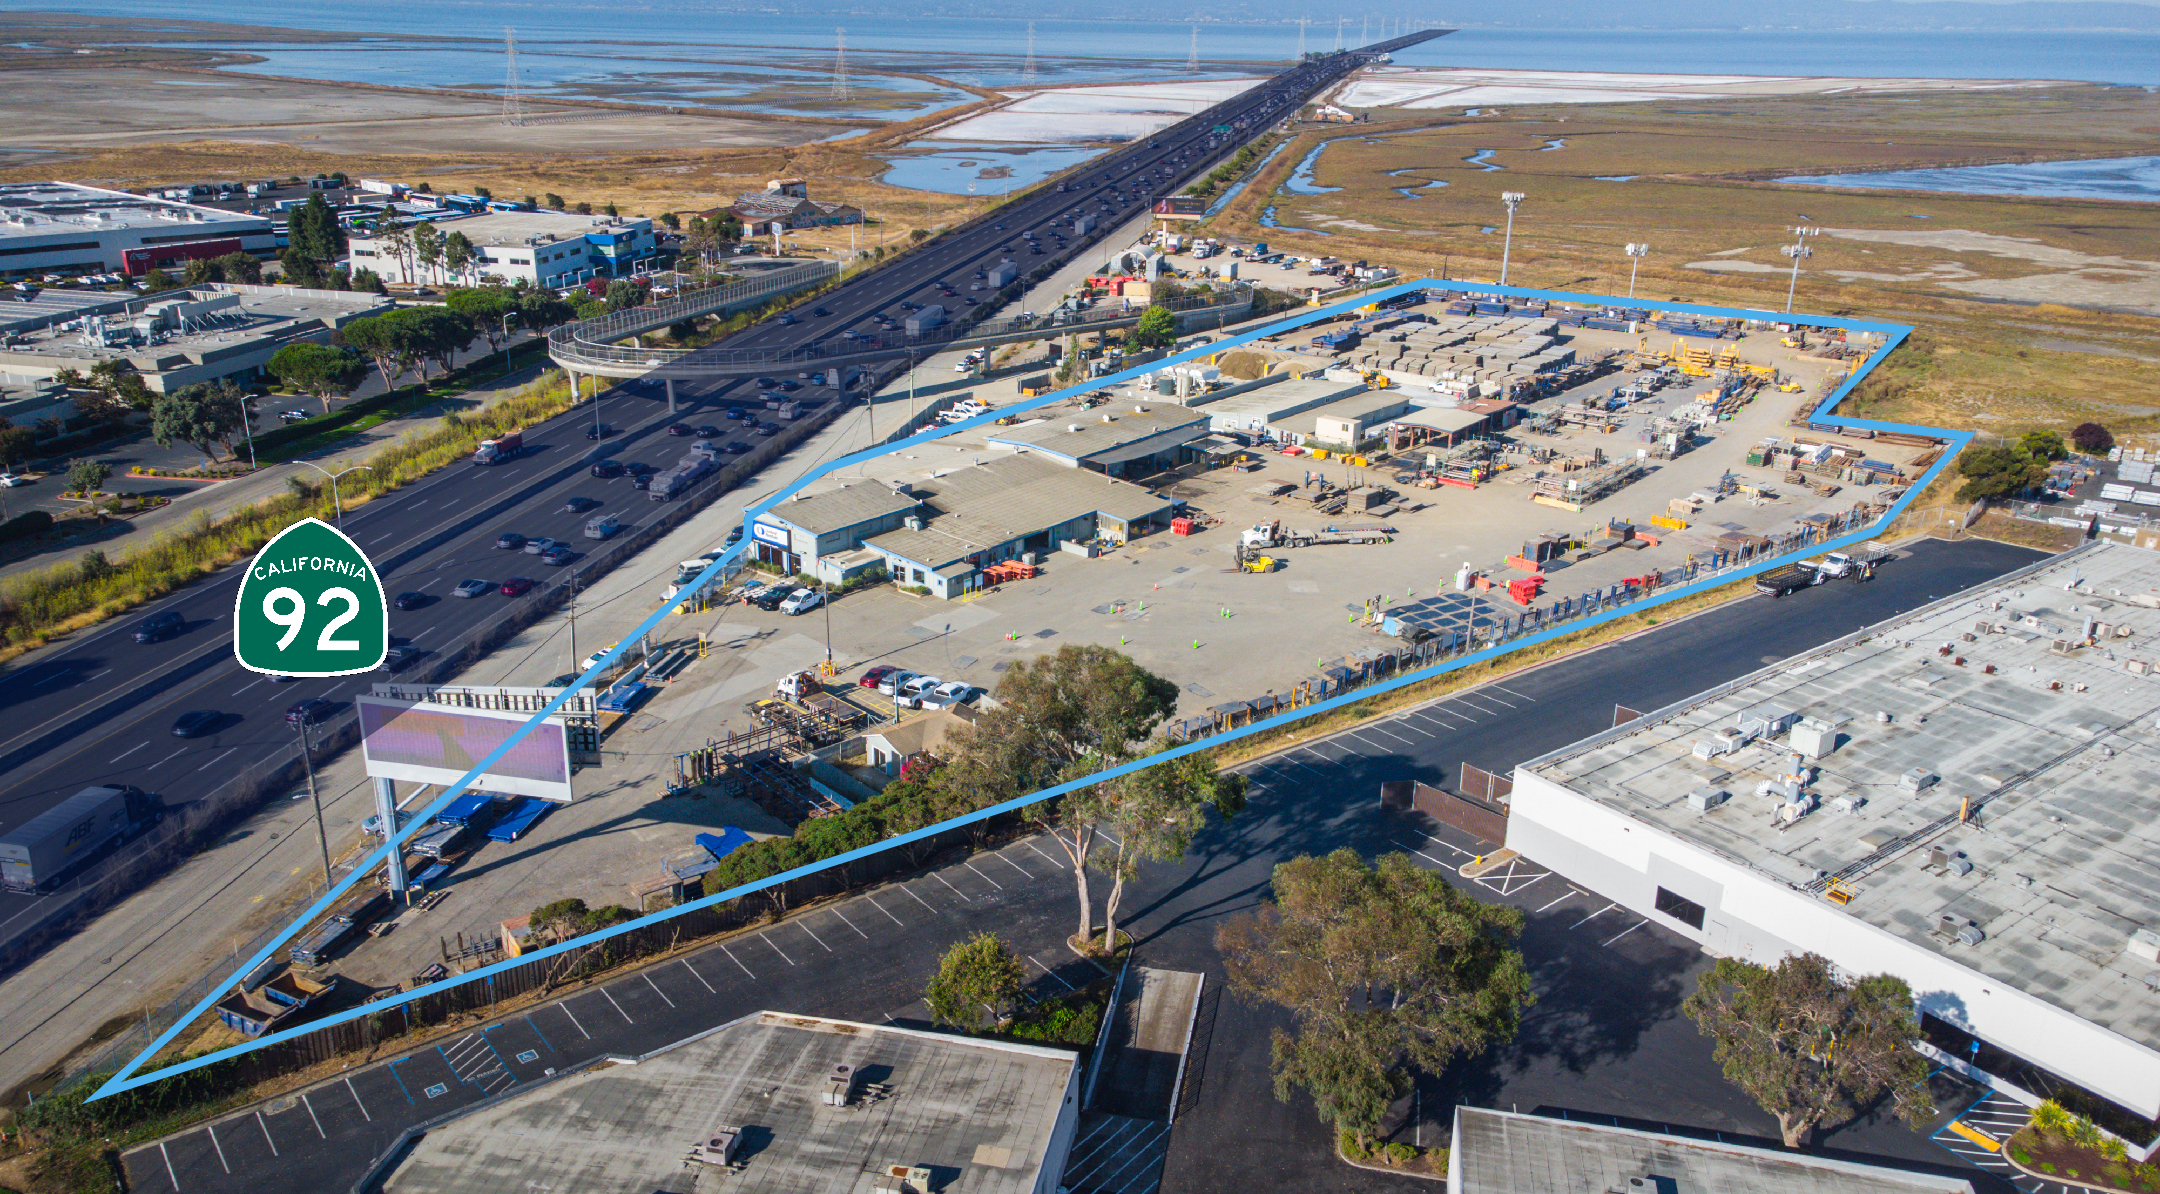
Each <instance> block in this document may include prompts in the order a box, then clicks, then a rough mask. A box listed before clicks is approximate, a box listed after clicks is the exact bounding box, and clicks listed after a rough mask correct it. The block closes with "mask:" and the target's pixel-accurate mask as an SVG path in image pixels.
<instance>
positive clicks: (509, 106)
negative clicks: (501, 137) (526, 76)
mask: <svg viewBox="0 0 2160 1194" xmlns="http://www.w3.org/2000/svg"><path fill="white" fill-rule="evenodd" d="M503 61H504V68H503V105H502V122H503V123H504V124H507V125H511V126H512V127H516V126H520V125H523V124H524V123H525V96H524V92H523V89H522V88H520V87H519V86H518V67H517V30H515V29H512V28H510V27H509V26H507V25H505V26H503Z"/></svg>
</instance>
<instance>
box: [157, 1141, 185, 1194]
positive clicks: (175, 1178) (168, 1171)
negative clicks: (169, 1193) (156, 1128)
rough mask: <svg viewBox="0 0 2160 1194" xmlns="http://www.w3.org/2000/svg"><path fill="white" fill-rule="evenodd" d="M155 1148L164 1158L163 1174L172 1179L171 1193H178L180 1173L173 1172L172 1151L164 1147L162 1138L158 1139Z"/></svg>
mask: <svg viewBox="0 0 2160 1194" xmlns="http://www.w3.org/2000/svg"><path fill="white" fill-rule="evenodd" d="M157 1150H158V1155H159V1156H161V1157H163V1158H165V1176H166V1177H169V1178H171V1179H172V1188H173V1194H180V1175H179V1174H177V1173H174V1172H173V1167H172V1153H171V1152H170V1151H168V1150H167V1149H166V1147H165V1142H164V1141H162V1140H160V1141H158V1146H157Z"/></svg>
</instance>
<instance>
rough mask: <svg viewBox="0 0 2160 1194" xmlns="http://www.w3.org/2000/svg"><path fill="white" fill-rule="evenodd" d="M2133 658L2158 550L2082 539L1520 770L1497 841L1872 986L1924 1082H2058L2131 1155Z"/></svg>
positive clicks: (2153, 783) (2147, 683)
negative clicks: (1895, 989) (1884, 992)
mask: <svg viewBox="0 0 2160 1194" xmlns="http://www.w3.org/2000/svg"><path fill="white" fill-rule="evenodd" d="M1893 566H1894V565H1893ZM1824 595H1825V597H1828V596H1829V594H1828V593H1825V594H1824ZM2156 660H2160V554H2156V553H2154V552H2152V551H2148V550H2145V549H2142V548H2136V547H2129V546H2123V545H2115V544H2104V543H2103V544H2098V545H2094V546H2092V547H2089V548H2087V549H2085V550H2083V551H2081V552H2078V553H2074V554H2072V555H2070V556H2068V557H2057V558H2055V559H2054V560H2051V561H2048V562H2045V563H2043V564H2041V565H2037V566H2035V567H2034V568H2031V569H2028V570H2026V571H2024V572H2022V573H2018V574H2013V575H2012V576H2010V577H2007V578H2004V579H2002V580H2000V581H1997V582H1994V583H1991V584H1990V585H1988V586H1986V587H1984V588H1981V589H1976V590H1972V591H1968V592H1966V593H1963V594H1959V595H1956V596H1954V597H1951V598H1947V599H1945V600H1943V601H1940V602H1937V603H1936V604H1934V605H1931V606H1929V607H1926V608H1924V609H1921V610H1919V611H1917V612H1915V613H1913V614H1910V615H1907V616H1905V617H1902V618H1899V619H1897V620H1896V621H1893V622H1889V623H1884V624H1880V625H1877V626H1874V627H1870V628H1868V629H1866V630H1863V631H1861V632H1860V633H1859V634H1856V635H1854V636H1852V637H1850V638H1847V639H1844V640H1841V641H1838V642H1835V643H1832V644H1829V645H1828V646H1825V647H1823V648H1820V649H1818V650H1816V651H1813V652H1810V653H1808V654H1806V655H1803V656H1800V657H1798V658H1795V659H1790V660H1785V661H1782V662H1779V663H1777V664H1775V665H1774V666H1772V667H1770V668H1767V669H1765V670H1763V671H1760V672H1757V673H1755V674H1754V675H1751V676H1747V677H1744V678H1742V679H1741V680H1738V681H1735V682H1733V683H1730V684H1727V685H1725V686H1723V687H1720V688H1717V689H1714V690H1712V691H1710V692H1707V693H1704V694H1702V695H1700V696H1697V697H1694V698H1691V699H1689V700H1687V701H1684V702H1681V703H1680V704H1677V705H1674V706H1671V707H1669V708H1666V709H1662V710H1658V711H1656V712H1653V713H1651V714H1648V715H1647V716H1644V717H1641V718H1638V719H1636V720H1633V721H1629V722H1626V723H1624V724H1622V725H1619V726H1617V727H1615V728H1614V729H1611V730H1608V731H1606V732H1604V733H1601V734H1598V735H1596V736H1594V737H1592V738H1589V739H1587V740H1585V741H1583V742H1580V743H1577V744H1576V745H1574V746H1571V747H1568V748H1566V749H1564V750H1561V751H1558V752H1555V753H1553V754H1549V755H1546V756H1544V757H1542V758H1539V759H1534V760H1531V761H1530V762H1527V763H1524V764H1523V765H1522V766H1521V767H1519V768H1518V769H1517V770H1516V772H1515V782H1514V791H1513V794H1512V803H1511V805H1510V808H1509V812H1508V817H1507V830H1506V844H1507V846H1508V848H1510V849H1512V850H1515V851H1517V852H1518V853H1520V854H1521V855H1523V856H1524V857H1526V858H1529V859H1532V860H1535V861H1536V862H1538V863H1539V864H1541V865H1544V866H1549V867H1551V868H1552V869H1553V870H1554V871H1556V872H1558V873H1560V874H1563V875H1566V876H1567V877H1568V878H1570V879H1571V880H1573V881H1574V882H1576V883H1578V884H1581V885H1582V886H1584V887H1587V888H1590V889H1591V890H1594V891H1596V892H1598V893H1599V894H1601V895H1603V896H1604V897H1605V898H1607V899H1610V900H1614V901H1617V902H1618V903H1620V904H1621V905H1623V906H1624V907H1627V908H1630V909H1633V910H1634V911H1635V912H1636V913H1638V914H1639V915H1641V916H1643V917H1646V918H1648V919H1649V920H1650V921H1652V922H1653V923H1656V924H1658V925H1661V926H1663V927H1665V928H1667V929H1670V930H1672V931H1674V932H1676V933H1679V934H1681V935H1683V936H1686V937H1688V938H1690V939H1692V940H1694V941H1696V942H1698V943H1700V944H1701V946H1702V948H1703V949H1704V950H1705V951H1706V952H1709V953H1711V954H1715V955H1719V956H1728V957H1734V958H1740V959H1745V960H1750V961H1754V962H1758V963H1762V964H1766V965H1767V964H1774V963H1775V962H1776V961H1777V960H1778V959H1780V958H1781V957H1784V956H1786V955H1788V954H1794V953H1802V952H1812V953H1817V954H1821V955H1823V956H1824V957H1827V958H1829V959H1830V960H1831V961H1832V962H1833V963H1835V964H1836V965H1837V966H1838V968H1839V969H1840V970H1841V971H1843V972H1845V973H1849V974H1854V975H1859V974H1876V973H1889V974H1894V975H1897V976H1898V977H1900V978H1902V979H1904V980H1905V981H1906V982H1907V983H1908V984H1910V986H1911V987H1912V990H1913V993H1914V996H1915V999H1916V1001H1917V1003H1918V1008H1919V1011H1920V1012H1921V1013H1922V1026H1923V1029H1924V1030H1925V1032H1926V1035H1927V1040H1928V1043H1927V1044H1926V1045H1925V1046H1924V1050H1925V1051H1928V1052H1929V1053H1930V1055H1931V1056H1932V1057H1933V1058H1934V1059H1935V1060H1936V1061H1937V1062H1939V1063H1941V1064H1944V1065H1947V1066H1950V1067H1952V1068H1955V1069H1958V1070H1960V1071H1963V1072H1966V1073H1969V1074H1973V1075H1974V1076H1976V1077H1982V1078H1984V1079H1987V1080H1991V1081H1992V1082H1993V1083H1994V1084H1995V1085H1996V1086H1997V1087H1998V1089H2002V1090H2004V1091H2005V1092H2006V1093H2010V1094H2012V1095H2013V1097H2018V1096H2019V1095H2023V1096H2024V1097H2025V1098H2026V1099H2027V1100H2028V1101H2030V1100H2031V1099H2032V1098H2034V1097H2048V1096H2050V1095H2052V1094H2054V1093H2055V1092H2057V1091H2060V1090H2062V1089H2063V1087H2064V1086H2065V1085H2066V1084H2067V1085H2070V1086H2075V1087H2080V1088H2083V1090H2084V1091H2086V1092H2090V1093H2091V1094H2094V1095H2098V1096H2100V1097H2101V1098H2103V1099H2105V1100H2107V1101H2109V1102H2112V1103H2114V1104H2116V1105H2117V1106H2118V1107H2119V1108H2121V1109H2122V1110H2123V1111H2124V1112H2127V1114H2126V1115H2120V1116H2116V1117H2114V1122H2115V1123H2117V1124H2122V1125H2129V1126H2128V1127H2127V1128H2125V1129H2124V1130H2125V1131H2127V1132H2129V1133H2130V1134H2133V1135H2142V1136H2143V1137H2145V1138H2144V1139H2135V1140H2131V1141H2130V1142H2129V1143H2130V1146H2131V1153H2132V1155H2133V1156H2139V1155H2141V1154H2144V1153H2147V1152H2149V1151H2151V1149H2152V1147H2153V1144H2154V1141H2153V1139H2152V1137H2153V1136H2154V1135H2155V1134H2156V1132H2155V1130H2153V1129H2152V1126H2151V1123H2150V1121H2153V1120H2155V1119H2160V779H2156V778H2155V777H2160V678H2155V675H2154V673H2155V670H2156V669H2155V663H2156ZM2139 1121H2146V1122H2145V1123H2143V1125H2142V1126H2140V1124H2139Z"/></svg>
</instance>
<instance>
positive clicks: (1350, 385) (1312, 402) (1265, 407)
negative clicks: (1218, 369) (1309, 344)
mask: <svg viewBox="0 0 2160 1194" xmlns="http://www.w3.org/2000/svg"><path fill="white" fill-rule="evenodd" d="M1364 388H1365V383H1363V382H1357V381H1351V382H1342V381H1329V380H1327V379H1326V378H1324V377H1295V378H1292V379H1290V380H1289V381H1284V382H1277V383H1276V384H1274V385H1271V386H1263V387H1261V388H1260V389H1257V390H1251V391H1248V392H1246V393H1243V394H1233V395H1231V396H1230V397H1228V398H1224V399H1222V400H1221V401H1218V402H1210V403H1208V404H1207V405H1206V406H1203V407H1201V408H1200V410H1201V411H1202V413H1204V414H1206V415H1207V416H1208V417H1209V418H1211V419H1219V418H1222V417H1223V416H1225V415H1248V416H1253V417H1257V418H1259V419H1261V420H1263V421H1265V420H1267V419H1274V418H1280V417H1282V416H1283V415H1286V414H1294V413H1296V412H1298V411H1301V410H1310V409H1311V408H1313V407H1315V406H1324V405H1326V404H1327V403H1330V402H1333V401H1336V400H1337V399H1341V398H1347V397H1349V396H1350V395H1352V394H1355V393H1357V392H1359V391H1360V390H1363V389H1364Z"/></svg>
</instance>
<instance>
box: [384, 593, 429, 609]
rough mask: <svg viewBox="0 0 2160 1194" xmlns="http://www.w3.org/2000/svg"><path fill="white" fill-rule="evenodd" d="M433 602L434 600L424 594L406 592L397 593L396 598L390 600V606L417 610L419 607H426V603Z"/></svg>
mask: <svg viewBox="0 0 2160 1194" xmlns="http://www.w3.org/2000/svg"><path fill="white" fill-rule="evenodd" d="M433 600H434V598H432V597H430V596H428V595H427V594H426V593H411V592H408V593H399V594H398V595H397V596H396V597H393V598H391V600H390V604H391V605H393V606H395V607H397V608H398V609H419V608H420V607H421V606H423V605H426V604H427V603H428V602H430V601H433Z"/></svg>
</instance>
